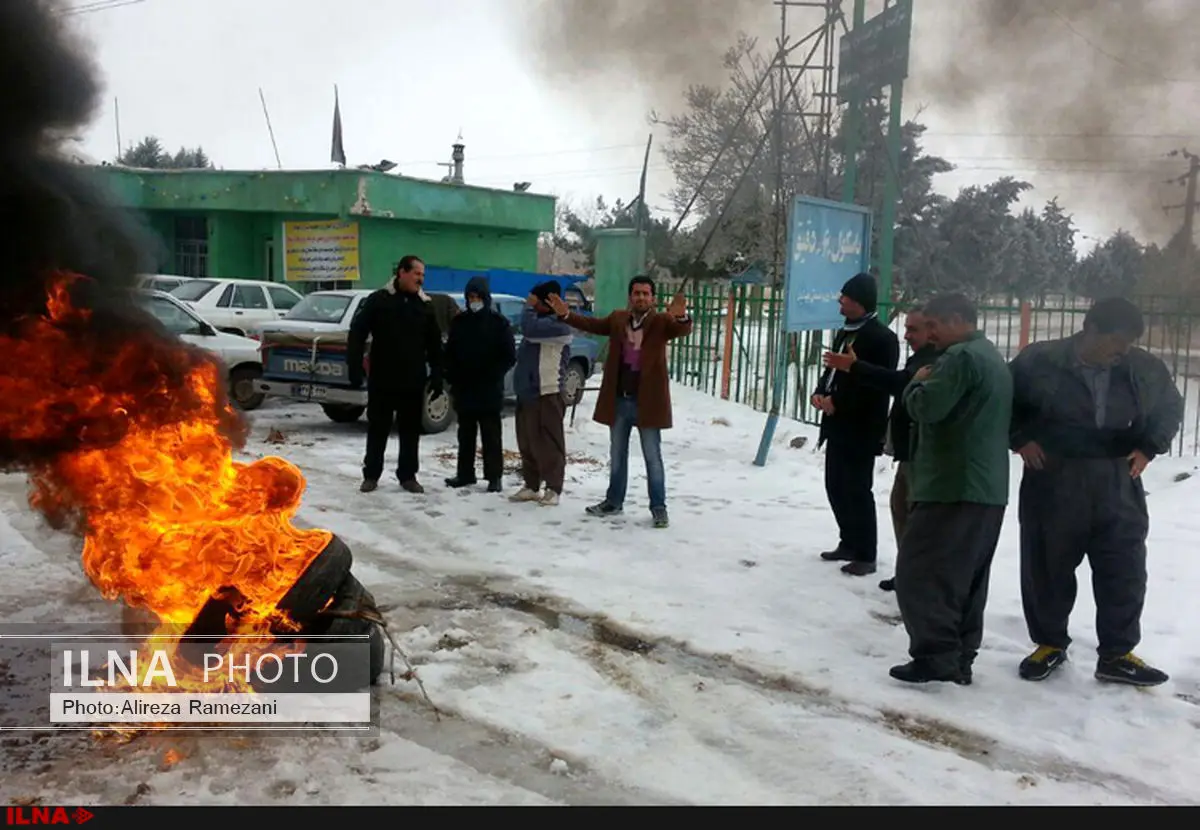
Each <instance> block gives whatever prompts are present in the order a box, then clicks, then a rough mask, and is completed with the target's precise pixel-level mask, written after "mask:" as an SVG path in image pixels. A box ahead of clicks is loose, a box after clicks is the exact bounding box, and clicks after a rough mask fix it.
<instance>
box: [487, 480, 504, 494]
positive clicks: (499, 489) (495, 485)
mask: <svg viewBox="0 0 1200 830" xmlns="http://www.w3.org/2000/svg"><path fill="white" fill-rule="evenodd" d="M487 491H488V492H489V493H503V492H504V485H503V484H502V483H501V482H500V479H496V480H495V481H489V482H488V489H487Z"/></svg>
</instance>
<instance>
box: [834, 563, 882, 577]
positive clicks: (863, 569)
mask: <svg viewBox="0 0 1200 830" xmlns="http://www.w3.org/2000/svg"><path fill="white" fill-rule="evenodd" d="M875 570H876V568H875V563H874V562H851V563H850V564H848V565H842V573H844V574H846V575H847V576H870V575H871V574H873V573H875Z"/></svg>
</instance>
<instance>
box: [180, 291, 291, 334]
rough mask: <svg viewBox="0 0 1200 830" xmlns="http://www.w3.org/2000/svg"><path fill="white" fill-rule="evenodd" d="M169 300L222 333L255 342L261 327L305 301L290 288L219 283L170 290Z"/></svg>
mask: <svg viewBox="0 0 1200 830" xmlns="http://www.w3.org/2000/svg"><path fill="white" fill-rule="evenodd" d="M171 296H173V297H174V298H175V299H177V300H181V301H182V302H184V303H186V304H187V305H188V306H190V307H191V308H193V309H195V310H196V311H197V312H198V313H199V314H200V315H201V316H202V317H204V319H205V320H208V321H209V322H211V323H212V324H213V325H214V326H216V327H217V328H218V329H220V330H221V331H225V332H229V333H230V334H237V335H241V336H242V337H253V338H255V339H257V337H258V333H259V330H260V329H261V328H262V326H263V325H264V324H266V323H273V322H275V321H276V320H278V319H279V318H281V317H283V315H285V314H287V313H288V311H290V310H291V309H292V308H294V307H295V306H296V305H298V304H299V303H300V301H301V300H303V299H304V296H303V295H302V294H300V293H299V292H298V291H296V290H295V289H294V288H292V287H291V286H290V285H281V284H280V283H277V282H263V281H262V280H218V279H204V280H191V281H189V282H186V283H184V284H183V285H181V286H179V287H178V288H175V289H173V290H172V291H171Z"/></svg>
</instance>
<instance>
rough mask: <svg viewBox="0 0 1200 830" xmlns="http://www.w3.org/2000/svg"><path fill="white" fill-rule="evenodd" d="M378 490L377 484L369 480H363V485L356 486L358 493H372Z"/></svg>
mask: <svg viewBox="0 0 1200 830" xmlns="http://www.w3.org/2000/svg"><path fill="white" fill-rule="evenodd" d="M378 489H379V482H378V481H371V480H370V479H364V480H363V483H362V484H360V485H358V492H360V493H374V492H375V491H376V490H378Z"/></svg>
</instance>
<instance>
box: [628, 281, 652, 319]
mask: <svg viewBox="0 0 1200 830" xmlns="http://www.w3.org/2000/svg"><path fill="white" fill-rule="evenodd" d="M653 307H654V292H653V291H651V290H650V286H648V285H644V284H642V283H638V284H637V285H635V286H634V287H633V289H632V290H631V291H630V292H629V308H630V309H631V310H632V311H633V312H634V313H635V314H645V313H646V312H647V311H649V310H650V309H651V308H653Z"/></svg>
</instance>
